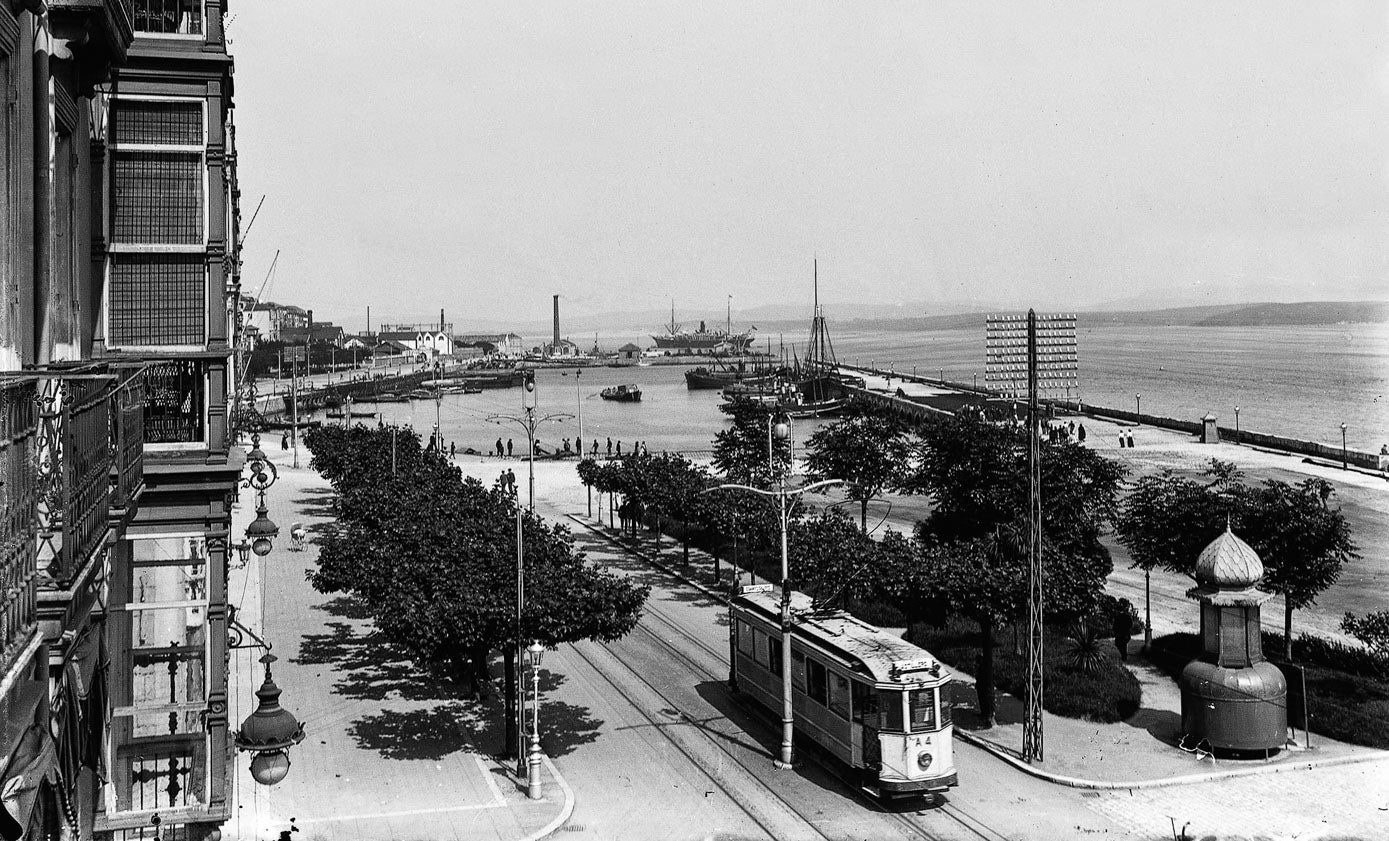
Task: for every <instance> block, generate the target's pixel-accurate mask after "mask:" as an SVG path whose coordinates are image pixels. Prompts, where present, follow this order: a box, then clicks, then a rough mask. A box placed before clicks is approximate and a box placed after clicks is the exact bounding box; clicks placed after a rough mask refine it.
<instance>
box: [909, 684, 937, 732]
mask: <svg viewBox="0 0 1389 841" xmlns="http://www.w3.org/2000/svg"><path fill="white" fill-rule="evenodd" d="M910 695H911V701H910V704H911V717H912V718H911V729H912V732H913V733H920V732H921V731H923V730H935V729H936V690H934V689H913V690H912V691H911V693H910Z"/></svg>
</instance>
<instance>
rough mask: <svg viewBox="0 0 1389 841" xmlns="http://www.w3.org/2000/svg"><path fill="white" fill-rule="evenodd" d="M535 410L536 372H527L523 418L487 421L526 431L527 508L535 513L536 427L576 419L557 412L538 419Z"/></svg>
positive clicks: (496, 418)
mask: <svg viewBox="0 0 1389 841" xmlns="http://www.w3.org/2000/svg"><path fill="white" fill-rule="evenodd" d="M535 409H536V392H535V372H534V371H527V372H526V382H525V388H523V389H522V390H521V411H522V413H523V414H522V416H520V417H518V416H516V415H489V416H488V417H487V419H488V420H489V421H491V422H492V423H495V424H497V425H498V426H500V425H501V423H502V421H511V422H512V423H514V424H518V425H520V427H521V428H522V429H523V430H525V432H526V452H527V459H526V461H527V469H528V471H529V476H528V477H527V483H528V486H527V491H526V508H527V509H528V510H531V511H534V510H535V430H536V427H538V426H539V425H540V424H542V423H546V422H550V421H553V422H558V421H563V420H568V419H569V418H572V417H574V416H573V415H571V414H569V413H568V412H555V413H553V414H549V415H544V416H542V417H539V418H537V417H536V416H535Z"/></svg>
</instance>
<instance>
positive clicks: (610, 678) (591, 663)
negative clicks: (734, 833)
mask: <svg viewBox="0 0 1389 841" xmlns="http://www.w3.org/2000/svg"><path fill="white" fill-rule="evenodd" d="M570 650H571V651H572V652H573V653H574V654H575V656H577V657H578V658H579V659H581V660H583V661H584V662H585V663H586V664H587V665H588V667H589V668H590V669H592V670H593V673H594V674H596V675H597V676H598V677H600V678H602V680H603V682H604V683H607V684H608V685H609V686H611V687H612V689H613V691H615V692H616V693H617V694H618V696H620V697H626V698H627V699H628V702H629V703H630V704H631V706H632V708H633V709H634V710H636V712H637V714H638V715H639V716H641V717H642V718H643V719H645V720H646V721H647V722H648V723H649V724H650V725H651V727H652V729H653V730H654V731H655V732H657V733H659V734H661V736H662V737H663V738H664V739H665V740H666V741H667V742H669V743H670V744H671V745H672V746H673V747H674V748H675V749H676V750H677V751H678V752H679V753H680V754H681V755H683V756H684V757H685V758H686V759H687V760H689V761H690V763H691V764H692V765H693V766H694V767H696V768H698V769H699V770H700V772H701V773H702V774H704V776H705V777H706V778H707V779H708V780H709V782H710V784H711V785H713V786H715V787H716V788H718V790H719V791H721V792H723V793H724V794H725V795H726V796H727V797H728V799H729V800H730V801H731V802H733V803H735V804H737V806H738V808H739V809H740V810H741V811H742V812H743V813H744V814H745V815H747V817H748V819H749V820H751V821H752V822H753V823H754V824H756V825H757V826H758V828H760V829H761V830H762V831H763V832H765V833H766V834H767V837H768V838H772V839H777V841H780V839H783V838H796V837H815V838H820V839H823V841H835V838H834V836H831V835H828V834H826V833H825V831H824V830H822V829H820V828H819V827H818V826H816V825H815V824H814V822H812V821H810V820H809V819H807V818H806V817H805V816H804V815H803V814H801V812H800V811H799V810H798V809H796V808H795V807H794V805H792V804H791V803H790V802H789V801H788V800H787V799H786V798H785V797H784V796H783V795H782V794H781V793H780V792H778V791H776V789H774V788H772V787H771V786H769V785H767V784H766V783H764V782H763V781H762V780H761V779H760V778H759V777H758V776H757V774H755V773H754V772H753V770H752V769H751V768H749V767H748V766H747V764H746V763H744V762H743V761H742V760H741V759H739V758H738V757H737V756H736V755H734V754H733V753H732V752H731V751H729V750H728V749H727V748H725V747H724V746H722V745H720V744H718V743H717V740H715V739H714V738H713V737H711V736H709V735H707V734H703V738H704V739H705V740H707V742H708V744H709V745H710V746H711V747H712V748H714V749H715V750H716V751H717V752H718V753H719V754H720V756H721V757H726V758H728V759H729V760H731V761H732V763H733V764H734V766H735V767H736V768H738V769H740V770H741V771H742V772H743V774H741V775H739V776H745V777H746V779H748V780H751V781H752V783H753V785H755V786H756V787H757V788H759V789H760V790H761V791H763V792H764V793H765V794H767V795H768V796H769V797H771V798H772V799H773V800H774V801H776V802H778V803H780V804H781V805H782V806H783V807H784V808H785V810H786V812H787V813H788V814H789V815H791V816H794V820H795V822H797V823H799V824H801V826H802V827H803V829H804V830H805V832H802V833H795V834H793V833H790V832H788V831H787V829H788V828H787V827H786V826H785V825H784V824H785V823H786V821H785V819H784V816H783V817H782V818H780V819H779V818H778V817H775V816H772V815H767V814H763V813H762V812H761V810H758V809H755V808H753V807H752V806H751V805H750V804H749V803H748V802H747V800H748V798H747V786H746V785H741V786H739V785H734V783H733V781H732V780H729V779H728V778H727V774H726V772H725V771H724V768H723V767H722V766H723V763H722V762H720V763H719V766H720V767H710V763H709V762H707V761H706V760H704V759H703V758H701V757H700V756H697V755H696V751H694V750H693V749H692V748H691V746H690V745H688V744H686V743H685V742H683V741H682V740H680V739H677V738H676V737H675V735H674V734H673V733H672V732H671V729H670V727H669V725H670V724H672V723H676V722H672V721H671V720H670V719H663V718H658V717H657V716H655V715H653V714H652V713H651V712H649V711H647V710H646V709H644V708H643V707H642V706H641V705H640V704H638V703H636V701H634V700H632V699H631V698H630V696H629V693H628V688H629V686H630V681H631V680H635V681H637V682H639V683H641V684H643V685H644V686H646V688H647V689H648V690H649V691H650V692H651V693H652V694H654V695H655V696H656V697H657V698H660V699H661V701H663V702H664V703H665V704H667V705H668V706H669V707H670V709H672V710H678V709H679V707H678V706H677V705H676V704H674V703H673V701H672V699H671V698H670V697H669V696H668V695H667V694H666V693H665V692H663V691H661V689H659V688H658V687H657V686H656V685H655V684H654V683H652V682H651V681H650V680H647V679H646V677H644V676H643V675H642V674H641V673H640V672H638V671H637V670H636V669H634V668H632V666H630V665H629V664H627V663H625V662H623V661H622V660H621V658H619V657H617V656H616V655H615V654H613V655H612V659H613V660H614V661H615V662H617V663H619V664H620V665H621V666H622V667H623V669H624V670H625V671H626V672H627V673H628V675H627V679H626V680H625V681H619V679H618V678H617V677H615V676H614V675H613V674H612V673H611V670H610V669H608V668H607V667H606V666H603V665H600V664H599V663H598V658H596V657H593V656H590V655H589V654H588V653H586V652H585V651H583V650H582V649H581V648H580V647H579V646H577V645H572V644H571V645H570ZM610 654H611V652H610Z"/></svg>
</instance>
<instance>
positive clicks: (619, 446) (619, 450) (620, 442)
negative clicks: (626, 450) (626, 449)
mask: <svg viewBox="0 0 1389 841" xmlns="http://www.w3.org/2000/svg"><path fill="white" fill-rule="evenodd" d="M617 457H618V458H622V439H621V438H619V439H617Z"/></svg>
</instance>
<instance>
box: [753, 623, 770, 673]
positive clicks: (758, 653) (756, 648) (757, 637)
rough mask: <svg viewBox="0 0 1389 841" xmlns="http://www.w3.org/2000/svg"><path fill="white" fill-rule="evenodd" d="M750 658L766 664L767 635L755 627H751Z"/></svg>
mask: <svg viewBox="0 0 1389 841" xmlns="http://www.w3.org/2000/svg"><path fill="white" fill-rule="evenodd" d="M752 659H754V660H756V661H757V662H758V663H760V664H762V665H763V666H765V665H767V635H766V634H764V633H762V632H761V631H759V630H757V629H756V628H753V629H752Z"/></svg>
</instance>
